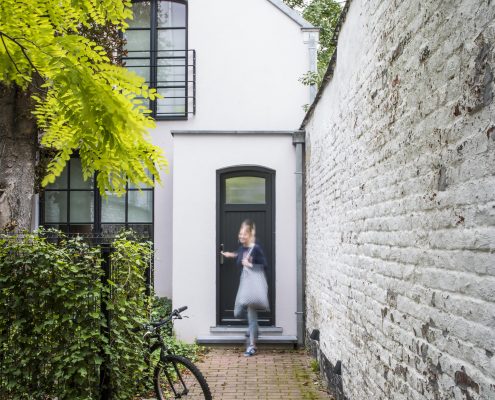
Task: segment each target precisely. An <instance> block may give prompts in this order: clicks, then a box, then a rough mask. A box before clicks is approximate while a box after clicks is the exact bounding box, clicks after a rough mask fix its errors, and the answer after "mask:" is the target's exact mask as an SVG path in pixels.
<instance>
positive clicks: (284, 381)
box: [197, 347, 331, 400]
mask: <svg viewBox="0 0 495 400" xmlns="http://www.w3.org/2000/svg"><path fill="white" fill-rule="evenodd" d="M242 352H243V349H241V348H226V347H218V348H213V349H211V350H210V351H209V353H208V354H207V355H206V356H204V358H203V360H202V361H201V362H198V363H197V366H198V368H199V369H200V371H201V372H202V373H203V375H204V376H205V377H206V380H207V381H208V385H209V386H210V389H211V392H212V394H213V399H215V400H233V399H239V400H241V399H243V400H264V399H266V400H271V399H273V400H275V399H281V400H282V399H283V400H301V399H322V400H323V399H325V400H329V399H331V397H330V396H329V395H328V394H327V393H326V392H324V391H322V390H319V389H318V388H319V387H320V385H318V379H317V377H316V374H315V373H313V372H312V371H311V368H310V357H309V356H308V355H307V354H306V353H305V352H304V351H299V350H273V349H264V348H261V349H259V352H258V354H256V355H255V356H253V357H244V356H243V354H242ZM315 382H316V383H315Z"/></svg>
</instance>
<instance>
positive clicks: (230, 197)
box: [225, 176, 266, 204]
mask: <svg viewBox="0 0 495 400" xmlns="http://www.w3.org/2000/svg"><path fill="white" fill-rule="evenodd" d="M265 197H266V195H265V179H264V178H259V177H256V176H238V177H234V178H228V179H226V180H225V202H226V203H227V204H265V202H266V199H265Z"/></svg>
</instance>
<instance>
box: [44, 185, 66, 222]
mask: <svg viewBox="0 0 495 400" xmlns="http://www.w3.org/2000/svg"><path fill="white" fill-rule="evenodd" d="M44 219H45V222H46V223H50V222H55V223H60V222H67V192H59V191H46V192H45V215H44Z"/></svg>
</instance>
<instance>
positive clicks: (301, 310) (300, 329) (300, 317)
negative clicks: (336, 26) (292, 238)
mask: <svg viewBox="0 0 495 400" xmlns="http://www.w3.org/2000/svg"><path fill="white" fill-rule="evenodd" d="M302 31H303V33H304V43H305V44H306V45H307V47H308V61H309V71H310V72H312V73H316V72H317V70H318V65H317V50H318V40H319V29H318V28H314V27H313V28H309V29H308V28H303V29H302ZM316 89H317V87H316V85H311V86H309V103H310V104H311V103H313V101H314V99H315V97H316ZM292 143H293V144H294V146H296V263H297V266H296V282H297V294H296V297H297V311H296V316H297V320H296V321H297V345H298V346H299V347H303V346H304V344H305V333H306V323H305V322H306V314H305V295H304V294H305V286H306V283H305V278H306V271H305V265H304V250H305V249H304V246H305V240H304V239H305V227H304V204H305V203H304V200H305V199H304V156H305V155H304V143H305V132H304V131H303V130H300V131H296V132H294V134H293V135H292Z"/></svg>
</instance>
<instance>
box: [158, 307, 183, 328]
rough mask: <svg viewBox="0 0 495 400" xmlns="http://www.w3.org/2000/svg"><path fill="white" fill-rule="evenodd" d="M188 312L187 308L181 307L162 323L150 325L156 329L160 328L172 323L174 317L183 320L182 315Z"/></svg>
mask: <svg viewBox="0 0 495 400" xmlns="http://www.w3.org/2000/svg"><path fill="white" fill-rule="evenodd" d="M186 310H187V306H183V307H179V308H177V309H175V310H174V311H172V312H171V313H170V315H169V316H168V317H167V318H165V319H163V320H161V321H157V322H152V323H151V324H150V325H151V326H152V327H153V328H155V329H157V328H160V327H162V326H163V325H165V324H166V323H167V322H169V321H171V320H172V319H173V318H174V317H176V318H181V316H180V313H181V312H184V311H186Z"/></svg>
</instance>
